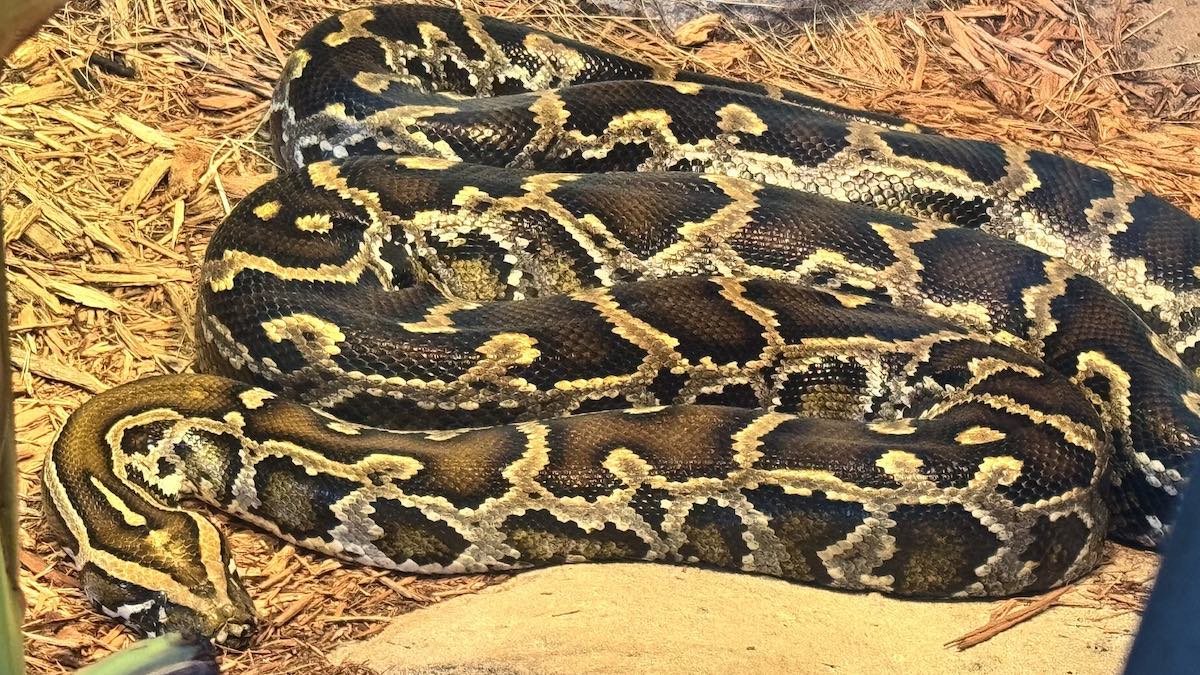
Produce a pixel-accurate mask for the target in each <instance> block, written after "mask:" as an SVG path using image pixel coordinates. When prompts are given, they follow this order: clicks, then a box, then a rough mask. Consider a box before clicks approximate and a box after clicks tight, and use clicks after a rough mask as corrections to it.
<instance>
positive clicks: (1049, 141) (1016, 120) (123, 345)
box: [0, 0, 1200, 673]
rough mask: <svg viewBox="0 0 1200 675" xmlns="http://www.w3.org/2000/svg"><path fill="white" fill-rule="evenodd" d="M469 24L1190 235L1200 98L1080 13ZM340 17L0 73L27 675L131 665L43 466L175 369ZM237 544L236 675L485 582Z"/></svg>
mask: <svg viewBox="0 0 1200 675" xmlns="http://www.w3.org/2000/svg"><path fill="white" fill-rule="evenodd" d="M462 4H463V5H465V6H466V7H467V8H469V9H477V10H482V11H485V12H487V13H490V14H494V15H499V16H504V17H508V18H511V19H514V20H518V21H522V22H527V23H529V24H532V25H535V26H538V27H542V28H547V29H551V30H554V31H557V32H559V33H562V34H565V35H569V36H573V37H579V38H586V39H587V40H589V41H590V42H592V43H595V44H598V45H600V46H602V47H606V48H610V49H614V50H617V51H621V52H625V53H629V54H635V55H637V56H639V57H641V58H644V59H647V60H655V61H660V62H665V63H669V64H671V65H675V66H686V67H691V68H696V69H701V70H706V71H712V72H718V73H723V74H727V75H731V76H734V77H741V78H745V79H751V80H769V81H773V82H777V83H779V84H783V85H785V86H789V87H793V88H797V89H801V90H805V91H809V92H812V93H816V94H818V95H822V96H825V97H827V98H832V99H836V100H839V101H843V102H846V103H849V104H852V105H855V106H860V107H869V108H874V109H877V110H882V111H893V112H898V113H900V114H902V115H904V116H906V117H908V118H910V119H912V120H914V121H917V122H921V123H924V124H926V125H929V126H932V127H936V128H940V129H946V130H949V131H952V132H953V133H955V134H959V135H967V136H973V137H978V138H987V139H994V140H1005V141H1015V142H1021V143H1028V144H1035V145H1039V146H1048V147H1050V148H1054V149H1056V150H1059V151H1062V152H1064V153H1067V154H1069V155H1072V156H1074V157H1076V158H1079V159H1082V160H1085V161H1088V162H1091V163H1093V164H1096V165H1099V166H1103V167H1106V168H1109V169H1112V170H1114V171H1116V172H1118V173H1120V174H1124V175H1126V176H1128V177H1130V178H1132V179H1133V180H1135V181H1137V182H1138V183H1140V184H1142V185H1144V186H1146V187H1148V188H1150V189H1152V190H1154V191H1157V192H1158V193H1160V194H1162V195H1164V196H1166V197H1168V198H1170V199H1172V200H1174V201H1175V202H1176V203H1178V204H1180V205H1182V206H1184V207H1185V208H1189V209H1190V210H1191V211H1192V212H1193V213H1200V204H1198V203H1197V200H1200V161H1198V160H1200V150H1198V149H1197V148H1200V129H1198V128H1197V127H1196V126H1195V124H1194V122H1195V120H1196V118H1197V113H1196V96H1195V95H1193V94H1189V92H1188V91H1187V90H1186V89H1180V88H1176V87H1172V86H1171V85H1169V84H1165V83H1162V82H1158V81H1155V80H1154V79H1153V74H1152V73H1149V74H1145V73H1132V72H1121V71H1123V70H1124V69H1123V68H1122V64H1121V62H1120V61H1119V59H1118V54H1119V51H1118V50H1116V49H1115V48H1116V47H1118V46H1119V45H1118V44H1117V43H1119V42H1120V40H1123V39H1127V38H1128V37H1129V36H1130V35H1131V34H1135V33H1136V32H1137V31H1138V29H1139V27H1138V26H1116V27H1113V26H1103V27H1099V28H1093V27H1090V26H1089V25H1088V23H1087V22H1086V21H1085V19H1084V17H1082V16H1081V15H1079V14H1078V13H1077V11H1076V10H1075V9H1073V7H1074V6H1073V4H1072V3H1070V2H1069V1H1068V0H1018V1H1017V2H1009V3H993V4H990V5H970V6H964V7H959V8H957V9H955V10H953V11H947V12H943V13H934V14H930V15H927V16H923V17H920V18H914V19H903V18H883V19H875V20H869V21H865V22H854V23H848V24H845V25H842V26H839V27H838V28H837V29H836V30H833V31H822V32H818V31H816V30H808V31H803V32H801V33H799V34H795V35H792V36H783V35H777V34H773V33H764V32H761V31H757V30H751V29H745V30H744V31H742V32H730V31H729V29H728V28H725V29H723V30H722V31H718V32H716V33H714V34H713V36H712V38H711V39H710V41H707V42H702V43H701V44H699V45H696V46H691V47H686V48H685V47H682V46H679V45H678V44H677V43H676V42H675V41H673V39H672V37H671V36H667V35H663V34H661V33H660V32H659V31H658V30H657V28H656V26H655V25H653V24H652V23H649V22H645V21H641V20H631V19H626V18H618V17H588V16H586V15H584V14H583V13H582V12H581V11H580V10H578V9H576V8H575V7H574V6H573V5H572V4H571V3H570V2H569V0H554V1H552V2H536V1H535V0H481V1H480V2H472V1H469V0H468V1H465V2H463V3H462ZM346 6H347V3H344V2H343V0H334V1H332V2H324V1H322V0H317V1H312V2H304V3H297V2H279V1H277V0H266V2H265V4H263V3H262V2H259V1H258V0H224V1H222V0H111V1H110V2H104V3H102V4H101V3H97V2H95V1H94V0H93V1H92V2H75V3H72V5H71V6H70V7H69V8H68V10H67V11H65V12H64V13H61V14H60V15H59V16H58V18H57V19H56V20H54V21H52V22H51V23H50V25H49V26H47V27H46V28H45V29H44V30H43V31H42V32H41V33H40V34H39V35H38V37H37V38H36V39H34V40H32V41H31V42H29V43H27V44H26V45H25V46H24V47H23V48H22V49H20V50H19V51H18V52H17V53H16V54H15V55H14V57H13V58H12V59H11V61H10V69H9V70H8V72H7V73H6V75H5V76H4V77H5V79H4V80H3V82H2V83H0V163H3V164H4V165H5V171H4V173H3V176H2V178H0V185H2V186H3V195H4V196H3V199H4V202H3V203H4V207H5V211H6V214H7V216H8V221H7V227H6V229H5V231H4V244H5V246H7V247H8V249H9V268H8V274H9V280H10V289H11V291H10V292H11V294H12V302H11V307H12V312H13V316H12V317H11V321H10V323H11V326H12V340H13V347H14V350H13V351H14V354H15V357H14V361H15V366H16V367H17V368H18V369H19V373H18V376H17V378H16V382H15V386H16V387H17V388H18V389H19V391H18V395H19V398H18V399H17V401H16V426H17V433H18V438H19V441H20V443H19V446H18V453H19V466H20V470H21V476H20V480H21V487H22V493H23V495H24V499H25V512H24V519H23V524H24V528H25V529H24V539H23V542H22V543H23V555H22V559H21V562H22V563H23V567H24V570H25V572H26V575H25V577H24V590H25V592H26V595H27V597H28V602H29V612H28V622H27V625H26V631H27V632H26V635H27V637H28V647H29V649H28V653H29V658H30V666H31V671H32V672H34V673H47V672H61V671H63V670H65V669H70V668H73V667H75V666H78V665H79V664H82V663H84V662H87V661H90V660H92V659H94V658H96V657H99V656H102V655H104V654H106V653H108V652H110V651H112V650H114V649H119V648H120V647H122V646H123V645H125V644H126V643H127V641H128V640H129V637H128V636H127V635H126V634H125V633H124V632H123V631H122V630H121V629H120V628H118V627H115V626H114V624H112V623H111V622H109V621H107V620H105V619H103V618H100V617H97V616H95V615H93V614H92V613H91V612H90V611H88V610H87V608H86V607H85V604H84V602H83V601H82V598H81V596H80V594H79V592H78V590H77V588H76V586H75V584H74V581H73V578H72V576H71V575H70V574H68V573H67V572H68V571H67V570H66V568H65V567H64V566H61V565H56V564H55V563H57V562H59V561H60V560H61V556H60V554H58V553H57V552H55V551H54V550H53V548H52V547H51V546H49V545H48V544H47V543H46V541H45V538H44V535H43V533H42V532H41V530H40V527H39V520H40V518H39V480H38V476H37V472H38V469H39V467H40V466H41V458H42V455H43V453H44V452H45V450H46V447H47V445H48V444H49V443H50V441H51V440H52V438H53V436H54V434H55V432H56V430H57V429H58V428H59V427H60V426H61V425H62V423H63V420H64V419H65V418H66V417H67V415H68V413H70V411H71V410H73V409H74V408H75V407H76V406H77V405H78V404H79V403H80V402H81V401H82V400H84V399H85V398H86V397H87V396H88V395H89V394H90V393H92V392H95V391H99V390H102V389H105V388H108V387H110V386H113V385H116V384H119V383H122V382H126V381H129V380H132V379H135V378H137V377H141V376H144V375H148V374H151V373H160V372H176V371H179V370H182V369H184V368H185V367H187V365H188V361H189V356H190V354H191V352H192V338H191V335H190V326H191V316H192V296H193V290H192V286H193V279H194V277H195V273H196V270H197V264H198V262H199V260H200V259H201V257H202V255H203V251H204V246H205V242H206V241H207V240H208V236H209V234H210V233H211V231H212V229H213V228H214V227H215V225H216V224H217V223H218V222H219V221H220V220H221V219H222V217H223V216H224V215H225V214H226V213H227V212H228V210H229V206H230V204H231V203H236V201H237V200H238V199H239V198H241V197H242V196H243V195H245V194H246V193H247V192H248V191H249V190H250V189H252V188H253V187H254V186H255V185H257V184H259V183H260V182H261V181H262V180H264V179H265V177H267V176H269V175H270V173H271V172H272V171H273V168H272V165H271V163H270V161H269V159H268V158H267V156H266V145H265V143H264V135H263V130H262V123H263V120H264V115H265V111H266V106H267V100H268V97H269V95H270V91H271V87H272V82H273V80H274V78H275V77H276V76H277V74H278V71H279V67H280V64H281V61H282V59H283V58H284V56H285V54H286V53H287V50H288V49H289V47H290V45H291V44H292V43H293V42H295V40H296V39H297V38H298V37H299V36H300V34H301V33H302V32H303V30H304V29H305V28H306V27H308V26H310V25H312V24H313V23H315V22H316V21H317V20H319V19H320V18H322V17H324V16H325V15H327V14H329V13H330V12H332V11H334V10H337V9H342V8H345V7H346ZM681 37H685V38H688V39H685V41H686V42H691V41H695V40H696V39H698V38H695V37H694V36H691V37H689V36H681ZM230 529H231V531H232V532H233V534H232V538H233V541H234V548H235V550H236V552H237V557H238V559H239V560H240V561H241V566H242V568H243V569H244V570H245V572H246V577H247V579H248V582H249V586H250V590H251V592H252V594H253V595H254V596H255V598H256V599H257V602H258V604H259V607H260V609H261V610H262V614H263V616H264V618H265V622H266V630H265V633H264V634H263V635H262V639H261V640H260V641H259V643H258V644H257V646H256V647H255V648H254V649H253V650H252V651H250V652H247V653H244V654H231V655H229V656H228V658H227V660H226V668H227V669H228V670H229V671H231V672H262V673H284V672H295V671H299V670H304V669H308V668H311V667H313V665H314V664H322V663H324V660H323V655H324V654H325V653H327V652H328V650H329V649H330V648H331V646H332V645H335V644H337V643H339V642H341V641H344V640H348V639H353V638H360V637H363V636H366V635H369V634H371V633H373V632H375V631H376V630H378V629H379V628H380V627H381V626H382V625H383V622H384V621H386V618H387V617H388V616H391V615H394V614H396V613H399V612H404V611H408V610H410V609H412V608H414V607H418V606H421V605H425V604H429V603H431V602H436V601H437V600H438V599H441V598H444V597H447V596H450V595H455V594H459V593H464V592H471V591H472V590H474V589H477V588H479V587H481V586H482V585H484V584H487V583H491V582H492V581H493V580H494V578H488V579H484V578H480V577H462V578H449V579H432V580H429V579H414V578H405V577H399V576H395V575H385V574H382V573H380V572H378V571H374V570H366V569H362V568H356V567H343V566H342V565H341V564H340V563H337V562H335V561H331V560H328V559H325V558H321V557H319V556H312V555H308V554H306V553H302V552H297V551H295V550H294V549H292V548H291V547H288V546H282V545H281V544H279V543H278V542H276V541H274V540H272V539H270V538H269V537H265V536H262V535H260V534H257V533H255V532H252V531H249V530H247V529H245V528H242V527H237V526H233V527H231V528H230ZM1148 559H1149V558H1147V557H1144V558H1142V560H1143V562H1142V564H1141V565H1140V566H1138V567H1135V568H1132V569H1130V570H1125V571H1118V572H1112V571H1111V570H1110V572H1109V573H1107V576H1104V575H1102V576H1100V577H1098V578H1097V580H1096V581H1094V582H1090V583H1089V585H1087V587H1086V588H1085V590H1084V592H1083V595H1084V596H1085V597H1090V596H1094V598H1095V602H1097V603H1098V606H1103V607H1109V608H1115V609H1116V610H1118V611H1129V610H1136V609H1137V607H1138V606H1139V605H1140V602H1141V599H1142V597H1143V595H1144V590H1145V584H1146V583H1147V579H1148V578H1149V576H1150V573H1149V571H1148V570H1149V567H1148V566H1149V565H1150V563H1149V562H1146V561H1147V560H1148ZM1114 574H1116V576H1117V579H1116V580H1115V581H1113V580H1112V579H1111V577H1112V576H1113V575H1114ZM1105 579H1108V581H1105ZM1112 589H1118V591H1120V592H1116V591H1114V592H1109V591H1111V590H1112ZM1089 594H1090V596H1089ZM1072 597H1075V596H1072V595H1068V596H1067V598H1068V599H1070V598H1072ZM1113 598H1117V599H1116V600H1113ZM1114 603H1115V604H1114Z"/></svg>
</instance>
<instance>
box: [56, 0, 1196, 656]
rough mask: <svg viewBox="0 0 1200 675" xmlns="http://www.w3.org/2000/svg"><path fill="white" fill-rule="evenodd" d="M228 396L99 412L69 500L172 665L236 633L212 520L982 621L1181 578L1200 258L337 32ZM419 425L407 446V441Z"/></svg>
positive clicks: (440, 21)
mask: <svg viewBox="0 0 1200 675" xmlns="http://www.w3.org/2000/svg"><path fill="white" fill-rule="evenodd" d="M272 135H273V140H274V143H275V149H276V153H277V155H278V158H279V160H280V161H281V163H282V164H283V165H284V166H285V167H286V168H289V169H292V170H291V171H290V172H289V173H286V174H284V175H281V176H280V177H279V178H277V179H276V180H274V181H272V182H270V183H268V184H267V185H266V186H264V187H263V188H261V189H259V190H257V191H255V192H254V193H253V194H251V195H250V196H248V197H246V199H245V200H243V202H242V203H241V204H239V205H238V206H237V208H235V209H234V211H233V212H232V213H231V214H230V216H229V218H228V219H227V220H226V222H225V223H224V224H223V225H222V227H221V228H219V229H218V231H217V232H216V234H215V235H214V237H213V240H212V242H211V244H210V247H209V251H208V254H207V255H206V259H205V262H204V267H203V272H202V283H201V292H200V302H199V307H198V309H197V336H198V343H199V355H198V361H197V367H198V369H199V370H201V371H203V372H205V373H208V374H203V375H201V374H197V375H177V376H165V377H159V378H151V379H147V380H142V381H139V382H134V383H131V384H128V385H124V386H122V387H119V388H117V389H115V390H113V391H111V392H107V393H104V394H101V395H100V396H97V397H96V398H95V399H93V400H92V401H90V402H88V403H87V404H85V405H84V406H82V407H81V408H80V409H79V410H78V411H77V412H76V413H75V414H74V415H72V417H71V418H70V420H69V421H68V423H67V424H66V426H65V428H64V429H63V431H62V433H61V435H60V436H59V439H58V440H57V442H56V443H55V446H54V448H53V449H52V451H51V453H50V455H49V457H48V458H47V462H46V468H45V472H44V478H45V486H44V494H45V506H46V513H47V517H48V520H49V521H50V522H51V524H52V526H53V527H52V529H53V531H54V532H55V534H56V537H57V538H58V539H59V540H60V541H61V543H62V545H63V546H64V548H66V549H67V550H68V551H69V552H70V553H71V555H72V556H73V558H74V560H75V562H76V564H77V565H78V566H79V568H80V575H81V578H82V582H83V586H84V589H85V592H86V593H87V594H88V596H89V597H90V598H91V599H92V601H93V602H94V603H95V604H96V605H97V606H98V607H99V608H100V609H101V610H103V611H105V612H106V613H108V614H109V615H111V616H116V617H119V618H120V619H121V620H123V621H124V622H126V623H127V624H129V625H131V626H133V627H134V628H136V629H138V630H140V631H142V632H144V633H157V632H161V631H164V630H184V631H193V632H200V633H203V634H205V635H208V636H211V637H214V638H215V639H217V640H219V641H228V642H244V641H245V640H247V639H248V638H249V636H250V635H251V633H252V631H253V625H254V615H253V607H252V604H251V602H250V600H249V598H248V597H247V595H246V593H245V591H244V590H243V589H242V587H241V584H240V582H239V581H238V578H237V575H236V572H235V568H234V566H233V563H232V560H231V559H230V557H229V553H228V550H227V548H226V546H225V544H224V543H223V539H222V537H221V535H220V533H219V531H218V530H217V529H216V528H215V526H214V525H213V524H212V523H211V522H210V521H209V520H208V519H207V518H205V517H203V516H201V515H200V514H198V513H196V512H195V511H192V510H189V509H187V508H185V507H184V506H183V505H181V503H180V501H181V499H184V498H197V499H200V500H203V501H206V502H208V503H210V504H212V505H214V506H217V507H219V508H222V509H224V510H227V511H229V512H231V513H234V514H236V515H238V516H240V517H242V518H244V519H246V520H248V521H249V522H252V523H254V524H257V525H259V526H261V527H263V528H264V529H266V530H268V531H270V532H273V533H275V534H277V535H278V536H280V537H282V538H284V539H287V540H289V541H292V542H295V543H297V544H299V545H302V546H305V547H308V548H311V549H315V550H318V551H323V552H326V553H329V554H332V555H337V556H339V557H342V558H345V559H349V560H355V561H359V562H362V563H365V564H370V565H377V566H382V567H388V568H394V569H399V570H406V571H410V572H427V573H445V572H449V573H454V572H474V571H486V570H504V569H514V568H520V567H526V566H531V565H540V564H550V563H554V562H573V561H585V560H614V559H640V560H656V561H665V562H675V563H693V564H705V565H715V566H719V567H724V568H729V569H734V570H742V571H749V572H759V573H765V574H771V575H776V576H781V577H785V578H789V579H794V580H798V581H804V582H813V583H818V584H824V585H829V586H834V587H839V588H847V589H873V590H880V591H885V592H891V593H896V594H902V595H913V596H943V597H973V596H995V595H1007V594H1014V593H1026V592H1034V591H1039V590H1043V589H1046V588H1050V587H1053V586H1056V585H1060V584H1063V583H1067V582H1070V581H1072V580H1074V579H1076V578H1078V577H1079V576H1081V575H1082V574H1084V573H1086V572H1087V571H1088V570H1089V569H1090V568H1091V567H1092V566H1093V565H1094V564H1095V562H1096V560H1097V559H1098V556H1099V552H1100V545H1101V542H1102V541H1103V539H1104V538H1105V537H1106V536H1108V535H1111V536H1113V537H1114V538H1117V539H1119V540H1122V541H1126V542H1130V543H1136V544H1141V545H1146V546H1155V545H1157V544H1158V543H1159V542H1160V541H1161V539H1162V538H1163V537H1164V536H1165V533H1166V532H1167V531H1168V525H1169V521H1170V515H1171V512H1172V509H1173V505H1174V502H1175V500H1176V497H1177V495H1178V492H1179V490H1180V489H1181V488H1182V486H1183V485H1184V484H1185V476H1184V475H1183V474H1184V473H1185V465H1186V463H1187V460H1188V459H1189V457H1190V455H1191V453H1192V451H1193V449H1194V448H1195V447H1196V444H1197V439H1198V438H1200V388H1198V387H1197V384H1196V380H1195V376H1194V373H1193V370H1194V369H1195V368H1196V366H1197V365H1198V362H1200V355H1198V352H1197V351H1196V349H1195V346H1196V343H1197V341H1198V339H1197V337H1196V335H1197V327H1196V299H1197V295H1196V294H1197V288H1198V287H1200V278H1197V275H1196V272H1197V267H1196V265H1197V263H1200V255H1197V252H1200V227H1198V226H1197V222H1196V221H1195V220H1194V219H1193V218H1191V217H1190V216H1188V215H1187V214H1186V213H1184V212H1182V211H1181V210H1179V209H1177V208H1175V207H1173V206H1171V205H1169V204H1167V203H1166V202H1164V201H1162V200H1161V199H1159V198H1157V197H1154V196H1153V195H1149V194H1146V193H1144V192H1142V191H1141V190H1139V189H1137V188H1135V187H1133V186H1131V185H1129V184H1127V183H1124V182H1122V181H1120V180H1118V179H1116V178H1113V177H1111V176H1108V175H1107V174H1104V173H1102V172H1100V171H1098V170H1096V169H1092V168H1089V167H1086V166H1084V165H1081V164H1078V163H1076V162H1072V161H1070V160H1067V159H1064V158H1060V157H1057V156H1054V155H1050V154H1046V153H1041V152H1037V151H1033V150H1026V149H1021V148H1013V147H1007V146H1001V145H995V144H990V143H983V142H976V141H965V140H959V139H952V138H948V137H944V136H940V135H936V134H932V133H929V132H928V131H926V130H923V129H920V128H917V127H915V126H913V125H911V124H908V123H906V122H904V121H902V120H898V119H894V118H890V117H886V116H881V115H875V114H871V113H865V112H859V111H851V110H846V109H842V108H838V107H835V106H831V105H829V104H826V103H823V102H819V101H816V100H812V99H808V98H805V97H802V96H799V95H797V94H793V93H789V92H782V91H777V90H774V89H772V88H768V87H762V86H758V85H751V84H747V83H738V82H732V81H726V80H721V79H719V78H715V77H711V76H705V75H700V74H696V73H686V72H669V71H666V70H664V69H659V68H650V67H647V66H643V65H641V64H637V63H634V62H630V61H627V60H625V59H622V58H620V57H617V56H614V55H611V54H607V53H604V52H600V51H597V50H595V49H592V48H590V47H586V46H584V45H581V44H578V43H575V42H571V41H568V40H565V39H562V38H559V37H556V36H552V35H549V34H546V33H542V32H539V31H534V30H530V29H527V28H524V27H520V26H516V25H513V24H508V23H505V22H501V21H497V20H492V19H486V18H480V17H477V16H473V15H468V14H463V13H459V12H457V11H453V10H448V9H440V8H430V7H421V6H383V7H375V8H370V9H361V10H355V11H352V12H348V13H346V14H342V15H340V16H338V17H334V18H332V19H330V20H328V21H325V22H323V23H322V24H320V25H318V26H317V27H315V28H314V29H312V30H311V31H310V32H309V33H308V34H307V35H306V36H305V38H304V39H303V40H302V41H301V42H300V44H299V46H298V48H297V50H296V51H295V52H294V53H293V55H292V57H291V59H290V60H289V61H288V64H287V66H286V67H285V72H284V76H283V78H282V80H281V82H280V84H279V87H278V89H277V93H276V97H275V99H274V101H273V104H272ZM384 427H386V428H384Z"/></svg>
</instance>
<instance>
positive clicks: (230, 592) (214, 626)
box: [80, 563, 258, 649]
mask: <svg viewBox="0 0 1200 675" xmlns="http://www.w3.org/2000/svg"><path fill="white" fill-rule="evenodd" d="M221 580H222V582H223V583H224V584H225V588H224V589H223V590H222V591H221V592H217V593H213V594H211V595H210V594H203V593H197V592H196V589H191V590H190V591H189V593H188V594H187V595H185V596H178V595H177V594H173V593H171V592H170V589H166V590H164V589H151V588H147V587H146V586H142V585H139V584H137V583H134V582H129V581H124V580H120V579H116V578H114V577H112V576H110V575H108V574H107V573H105V572H103V571H102V570H101V569H100V568H99V567H97V566H95V565H92V564H90V563H89V564H85V565H84V567H83V569H82V570H81V571H80V582H81V585H82V586H83V590H84V593H85V594H86V595H87V596H88V599H89V600H90V601H91V603H92V606H93V607H95V608H96V610H97V611H99V612H101V613H103V614H105V615H106V616H109V617H112V618H114V619H117V620H118V621H120V622H121V623H123V624H125V625H126V626H128V627H129V628H131V629H133V630H134V631H135V632H137V633H138V634H140V635H143V636H145V637H157V636H159V635H164V634H166V633H179V634H181V635H183V636H186V637H199V638H203V639H206V640H209V641H211V642H213V643H215V644H219V645H225V646H228V647H231V648H234V649H244V648H246V647H248V646H249V644H250V638H251V637H252V636H253V635H254V632H255V630H256V628H257V623H258V622H257V619H256V618H255V611H254V603H253V602H252V601H251V600H250V596H249V594H247V593H246V590H245V589H244V588H243V587H242V584H241V581H240V579H239V578H238V577H237V575H236V574H235V573H234V572H233V571H232V566H230V574H228V575H227V576H223V577H222V579H221ZM149 585H152V584H150V583H148V584H147V586H149ZM172 595H175V597H172Z"/></svg>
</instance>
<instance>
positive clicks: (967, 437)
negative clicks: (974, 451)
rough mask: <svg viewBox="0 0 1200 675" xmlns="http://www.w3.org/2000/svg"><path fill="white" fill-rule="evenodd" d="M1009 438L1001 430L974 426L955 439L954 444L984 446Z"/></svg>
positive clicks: (961, 432) (964, 430)
mask: <svg viewBox="0 0 1200 675" xmlns="http://www.w3.org/2000/svg"><path fill="white" fill-rule="evenodd" d="M1005 438H1007V436H1006V435H1005V433H1004V432H1003V431H1000V430H999V429H992V428H991V427H983V426H974V427H971V428H970V429H963V430H962V431H960V432H958V434H957V435H956V436H955V437H954V442H955V443H958V444H959V445H983V444H984V443H995V442H997V441H1002V440H1004V439H1005Z"/></svg>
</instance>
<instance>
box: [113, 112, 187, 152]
mask: <svg viewBox="0 0 1200 675" xmlns="http://www.w3.org/2000/svg"><path fill="white" fill-rule="evenodd" d="M113 119H115V120H116V122H117V124H119V125H121V128H122V129H124V130H125V131H128V132H129V133H131V134H133V135H134V136H136V137H138V138H139V139H140V140H143V141H145V142H147V143H149V144H150V145H153V146H154V147H156V148H163V149H165V150H173V149H174V148H175V146H176V145H177V143H176V142H175V140H174V139H173V138H171V137H170V136H167V135H166V134H164V133H162V132H161V131H159V130H157V129H154V128H151V127H149V126H146V125H145V124H142V123H141V122H139V121H137V120H135V119H133V118H132V117H130V116H129V115H126V114H125V113H117V114H116V115H114V116H113Z"/></svg>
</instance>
